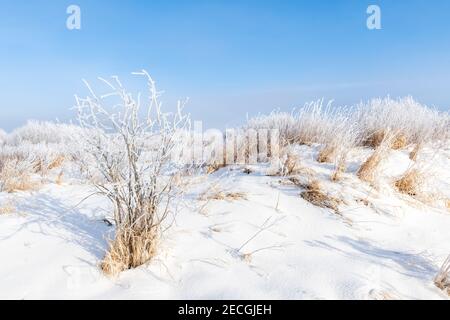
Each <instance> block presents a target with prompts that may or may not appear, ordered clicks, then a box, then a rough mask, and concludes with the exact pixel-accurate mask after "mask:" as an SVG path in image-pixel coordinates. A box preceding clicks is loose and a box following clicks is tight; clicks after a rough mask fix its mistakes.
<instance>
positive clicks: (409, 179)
mask: <svg viewBox="0 0 450 320" xmlns="http://www.w3.org/2000/svg"><path fill="white" fill-rule="evenodd" d="M423 181H424V176H423V174H422V173H421V172H420V171H419V170H417V169H410V170H408V171H406V173H405V174H404V175H403V176H402V177H401V178H400V179H398V180H397V181H395V184H394V185H395V187H396V188H397V190H398V191H400V192H401V193H404V194H407V195H410V196H413V197H414V196H417V195H418V194H419V193H420V186H421V185H422V184H423Z"/></svg>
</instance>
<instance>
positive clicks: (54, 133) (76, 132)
mask: <svg viewBox="0 0 450 320" xmlns="http://www.w3.org/2000/svg"><path fill="white" fill-rule="evenodd" d="M80 133H81V128H80V127H78V126H75V125H70V124H61V123H53V122H48V121H47V122H40V121H34V120H32V121H28V123H27V124H26V125H24V126H23V127H20V128H18V129H16V130H14V131H13V132H11V134H10V135H9V136H8V139H7V144H9V145H14V146H19V145H21V144H23V143H29V144H58V145H60V144H65V145H67V144H70V143H74V141H76V140H77V138H78V137H79V136H80Z"/></svg>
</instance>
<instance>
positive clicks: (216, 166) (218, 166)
mask: <svg viewBox="0 0 450 320" xmlns="http://www.w3.org/2000/svg"><path fill="white" fill-rule="evenodd" d="M226 166H227V165H226V164H224V163H212V164H209V165H207V166H206V174H213V173H214V172H217V171H219V170H220V169H223V168H225V167H226Z"/></svg>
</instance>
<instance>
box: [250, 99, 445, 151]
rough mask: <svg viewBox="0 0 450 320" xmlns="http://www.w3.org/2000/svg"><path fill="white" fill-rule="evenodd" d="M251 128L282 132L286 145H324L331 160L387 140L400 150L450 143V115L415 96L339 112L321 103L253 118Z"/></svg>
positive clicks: (379, 101)
mask: <svg viewBox="0 0 450 320" xmlns="http://www.w3.org/2000/svg"><path fill="white" fill-rule="evenodd" d="M247 128H253V129H278V130H279V132H280V138H281V141H282V143H284V144H285V145H286V144H295V143H298V144H312V143H319V144H323V145H325V147H324V149H323V152H324V157H323V158H324V159H326V158H328V155H329V154H332V153H334V151H335V150H336V149H337V148H339V149H341V150H344V151H345V150H348V148H351V147H353V146H356V145H368V146H371V147H377V146H379V145H380V144H381V143H382V142H383V140H390V146H391V147H392V148H394V149H399V148H403V147H405V146H406V145H410V144H416V145H419V146H421V145H424V144H426V143H429V142H433V141H446V140H448V139H449V138H450V116H449V114H448V112H440V111H438V110H435V109H432V108H429V107H427V106H425V105H422V104H420V103H418V102H416V101H415V100H414V99H413V98H411V97H406V98H400V99H391V98H389V97H387V98H384V99H373V100H370V101H369V102H367V103H361V104H359V105H357V106H355V107H352V108H341V107H337V108H335V107H333V106H332V104H331V103H328V104H327V105H324V103H323V100H319V101H316V102H312V103H309V104H306V105H305V106H304V107H303V108H300V109H299V110H298V111H295V112H292V113H285V112H279V111H274V112H272V113H271V114H269V115H260V116H257V117H254V118H251V119H250V120H248V122H247Z"/></svg>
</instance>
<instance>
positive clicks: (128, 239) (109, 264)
mask: <svg viewBox="0 0 450 320" xmlns="http://www.w3.org/2000/svg"><path fill="white" fill-rule="evenodd" d="M158 242H159V232H158V229H157V228H144V229H142V230H136V228H121V229H119V230H118V233H117V234H116V237H115V239H114V240H113V241H111V242H110V245H109V250H108V252H107V254H106V255H105V257H104V259H103V261H102V262H101V265H100V268H101V270H102V271H103V272H104V273H105V274H107V275H109V276H116V275H118V274H119V273H120V272H122V271H125V270H128V269H132V268H137V267H139V266H141V265H143V264H145V263H147V262H148V261H150V260H151V259H152V258H153V257H154V256H155V255H156V250H157V247H158Z"/></svg>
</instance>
